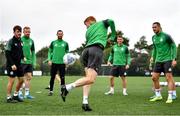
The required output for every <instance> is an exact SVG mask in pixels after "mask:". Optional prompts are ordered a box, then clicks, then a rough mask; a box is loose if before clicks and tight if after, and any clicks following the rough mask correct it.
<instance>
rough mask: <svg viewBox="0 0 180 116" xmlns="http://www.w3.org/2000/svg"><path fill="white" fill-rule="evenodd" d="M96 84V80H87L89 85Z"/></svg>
mask: <svg viewBox="0 0 180 116" xmlns="http://www.w3.org/2000/svg"><path fill="white" fill-rule="evenodd" d="M94 82H95V80H94V79H87V83H88V84H93V83H94Z"/></svg>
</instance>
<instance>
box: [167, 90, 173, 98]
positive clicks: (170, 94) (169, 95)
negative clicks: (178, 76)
mask: <svg viewBox="0 0 180 116" xmlns="http://www.w3.org/2000/svg"><path fill="white" fill-rule="evenodd" d="M172 94H173V91H168V99H172Z"/></svg>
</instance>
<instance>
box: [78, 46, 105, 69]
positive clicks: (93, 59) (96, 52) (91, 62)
mask: <svg viewBox="0 0 180 116" xmlns="http://www.w3.org/2000/svg"><path fill="white" fill-rule="evenodd" d="M102 59H103V48H102V47H100V46H98V45H93V46H89V47H87V48H85V49H84V50H83V52H82V55H81V60H82V63H83V65H84V67H87V68H92V69H94V70H95V71H96V72H98V69H99V68H100V67H101V64H102Z"/></svg>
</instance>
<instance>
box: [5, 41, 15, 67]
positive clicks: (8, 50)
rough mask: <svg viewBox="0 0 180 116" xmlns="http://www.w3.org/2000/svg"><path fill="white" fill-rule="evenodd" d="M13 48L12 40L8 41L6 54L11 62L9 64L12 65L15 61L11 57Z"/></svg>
mask: <svg viewBox="0 0 180 116" xmlns="http://www.w3.org/2000/svg"><path fill="white" fill-rule="evenodd" d="M11 49H12V40H9V41H8V42H7V45H6V47H5V56H6V58H7V61H8V62H9V64H10V65H11V66H12V65H14V64H15V63H14V61H13V59H12V57H11Z"/></svg>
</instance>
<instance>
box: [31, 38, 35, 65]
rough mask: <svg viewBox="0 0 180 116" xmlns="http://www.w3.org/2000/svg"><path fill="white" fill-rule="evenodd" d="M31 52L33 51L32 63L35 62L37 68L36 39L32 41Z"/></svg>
mask: <svg viewBox="0 0 180 116" xmlns="http://www.w3.org/2000/svg"><path fill="white" fill-rule="evenodd" d="M31 53H32V63H33V67H34V68H35V67H36V54H35V46H34V41H32V46H31Z"/></svg>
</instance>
